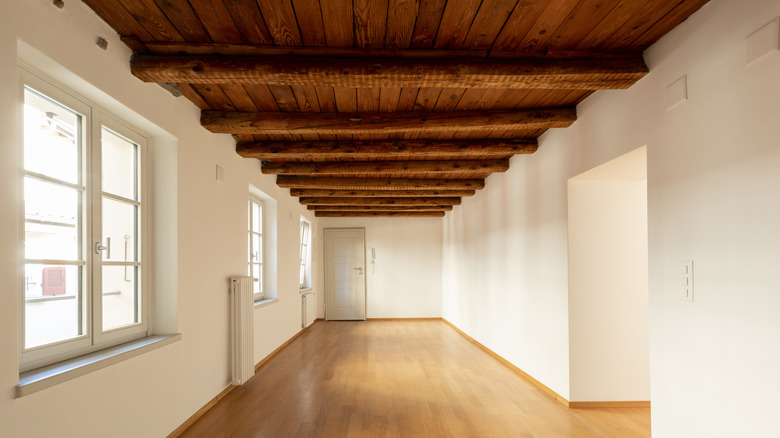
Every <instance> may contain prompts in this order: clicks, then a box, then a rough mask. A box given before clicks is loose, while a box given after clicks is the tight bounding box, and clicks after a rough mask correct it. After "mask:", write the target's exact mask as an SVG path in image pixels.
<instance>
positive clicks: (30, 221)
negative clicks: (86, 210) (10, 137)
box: [24, 177, 81, 260]
mask: <svg viewBox="0 0 780 438" xmlns="http://www.w3.org/2000/svg"><path fill="white" fill-rule="evenodd" d="M80 198H81V192H80V191H79V190H75V189H71V188H69V187H63V186H61V185H58V184H51V183H47V182H43V181H40V180H37V179H34V178H30V177H26V178H25V179H24V253H25V255H24V256H25V258H27V259H55V260H78V259H79V252H80V251H79V234H80V228H81V227H80V220H79V219H80V216H81V215H80V214H79V200H80Z"/></svg>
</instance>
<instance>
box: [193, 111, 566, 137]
mask: <svg viewBox="0 0 780 438" xmlns="http://www.w3.org/2000/svg"><path fill="white" fill-rule="evenodd" d="M576 118H577V113H576V109H575V108H549V109H539V110H533V111H457V112H449V113H441V112H412V113H409V112H403V113H399V112H395V113H268V112H263V113H259V112H258V113H246V112H237V111H202V112H201V125H202V126H203V127H205V128H206V129H208V130H209V131H211V132H214V133H227V134H319V133H325V134H368V133H390V132H398V133H404V132H413V131H418V130H419V131H424V132H440V131H464V132H471V131H480V130H491V129H530V128H539V127H547V128H563V127H567V126H570V125H571V124H572V123H574V121H575V120H576Z"/></svg>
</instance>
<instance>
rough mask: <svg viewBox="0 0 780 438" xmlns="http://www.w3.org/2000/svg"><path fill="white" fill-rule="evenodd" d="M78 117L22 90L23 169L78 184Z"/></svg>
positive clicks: (52, 102)
mask: <svg viewBox="0 0 780 438" xmlns="http://www.w3.org/2000/svg"><path fill="white" fill-rule="evenodd" d="M80 127H81V116H80V115H79V114H77V113H75V112H74V111H72V110H70V109H68V108H66V107H65V106H63V105H61V104H59V103H57V102H55V101H54V100H51V99H49V98H47V97H43V96H42V95H40V94H38V93H37V92H35V91H33V90H31V89H30V88H27V87H25V90H24V168H25V170H29V171H31V172H36V173H42V174H44V175H48V176H51V177H54V178H57V179H60V180H63V181H67V182H69V183H73V184H78V183H79V182H80V181H79V169H80V161H81V160H80V155H81V154H80V142H81V139H80V136H81V129H80Z"/></svg>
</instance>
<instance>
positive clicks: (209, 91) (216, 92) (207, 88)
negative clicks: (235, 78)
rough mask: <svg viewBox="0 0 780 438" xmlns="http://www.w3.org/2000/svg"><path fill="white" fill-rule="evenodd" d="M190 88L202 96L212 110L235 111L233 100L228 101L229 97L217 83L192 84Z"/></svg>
mask: <svg viewBox="0 0 780 438" xmlns="http://www.w3.org/2000/svg"><path fill="white" fill-rule="evenodd" d="M192 88H193V89H194V90H195V91H196V92H197V93H198V94H199V95H200V96H202V97H203V100H204V101H206V103H207V104H208V106H209V108H211V109H212V110H219V111H235V110H236V108H235V106H233V102H231V101H230V99H229V98H228V97H227V96H226V95H225V92H224V91H222V87H220V86H219V85H197V84H195V85H192ZM228 134H232V132H228Z"/></svg>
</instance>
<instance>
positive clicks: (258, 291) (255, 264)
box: [249, 196, 265, 301]
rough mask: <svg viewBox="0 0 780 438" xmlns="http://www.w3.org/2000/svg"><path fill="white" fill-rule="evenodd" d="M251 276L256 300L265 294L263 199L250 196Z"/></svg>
mask: <svg viewBox="0 0 780 438" xmlns="http://www.w3.org/2000/svg"><path fill="white" fill-rule="evenodd" d="M249 276H250V277H252V282H253V284H254V293H255V301H259V300H262V299H263V298H264V296H265V294H264V289H263V278H264V277H263V201H261V200H260V199H258V198H256V197H254V196H250V197H249Z"/></svg>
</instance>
